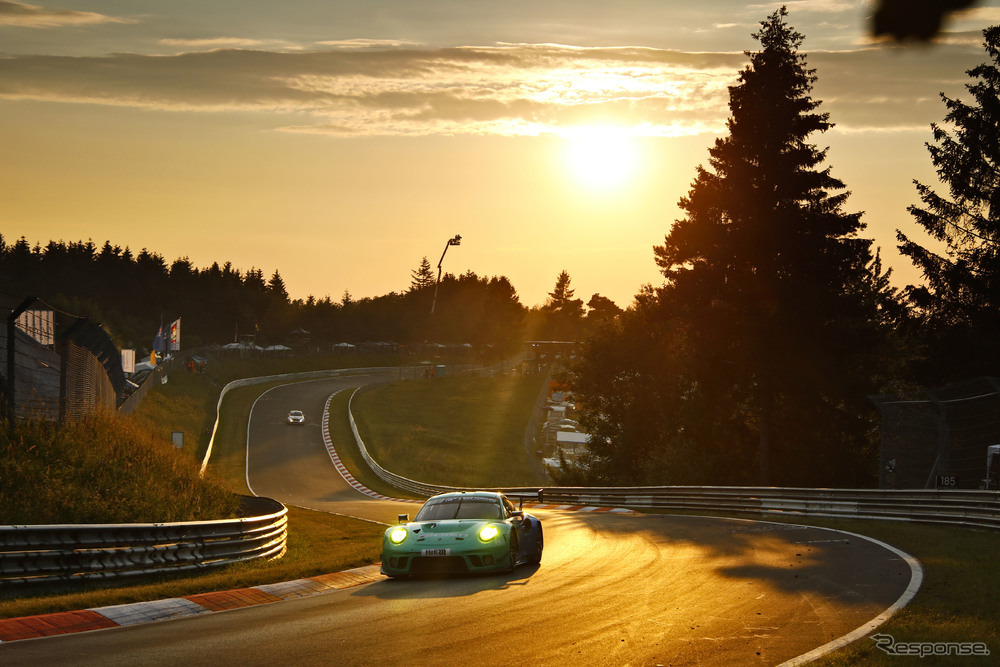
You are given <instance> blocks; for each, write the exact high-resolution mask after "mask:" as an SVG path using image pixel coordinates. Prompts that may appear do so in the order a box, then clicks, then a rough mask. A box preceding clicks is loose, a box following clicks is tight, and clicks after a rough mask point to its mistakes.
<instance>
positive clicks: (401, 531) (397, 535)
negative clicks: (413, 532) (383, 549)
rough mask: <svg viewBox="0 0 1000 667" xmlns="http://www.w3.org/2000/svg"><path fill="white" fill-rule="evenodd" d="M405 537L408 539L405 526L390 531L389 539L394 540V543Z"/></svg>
mask: <svg viewBox="0 0 1000 667" xmlns="http://www.w3.org/2000/svg"><path fill="white" fill-rule="evenodd" d="M405 539H406V529H405V528H396V529H395V530H393V531H392V532H391V533H389V541H390V542H392V543H393V544H400V543H401V542H402V541H403V540H405Z"/></svg>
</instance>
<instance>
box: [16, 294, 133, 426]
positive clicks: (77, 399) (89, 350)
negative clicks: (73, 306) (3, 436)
mask: <svg viewBox="0 0 1000 667" xmlns="http://www.w3.org/2000/svg"><path fill="white" fill-rule="evenodd" d="M2 305H4V306H6V308H4V310H7V312H8V315H7V317H6V321H5V323H4V326H0V380H2V381H0V393H2V400H3V409H4V416H5V417H6V418H7V419H8V420H9V421H10V422H11V423H14V422H16V421H22V420H25V419H37V420H44V421H78V420H80V419H82V418H83V417H85V416H86V415H88V414H91V413H94V412H100V411H113V410H115V409H116V408H117V407H118V404H119V403H120V402H121V401H122V400H124V397H125V395H126V393H127V390H128V388H129V385H128V383H127V381H126V379H125V374H124V372H123V371H122V366H121V355H120V353H119V352H118V349H117V347H116V346H115V345H114V343H113V342H112V341H111V339H110V337H109V336H108V334H107V333H106V332H105V331H104V329H102V328H101V326H100V325H98V324H95V323H94V322H91V321H90V320H88V319H87V318H86V317H80V316H77V315H73V314H71V313H67V312H64V311H62V310H59V309H57V308H54V307H52V306H50V305H48V304H46V303H45V302H43V301H41V300H40V299H36V298H28V299H25V300H23V301H21V302H19V303H16V304H13V303H5V304H2Z"/></svg>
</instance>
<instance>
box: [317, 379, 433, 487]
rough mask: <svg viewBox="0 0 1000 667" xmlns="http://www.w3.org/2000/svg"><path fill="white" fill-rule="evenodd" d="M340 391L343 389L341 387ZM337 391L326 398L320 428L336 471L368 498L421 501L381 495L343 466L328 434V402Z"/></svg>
mask: <svg viewBox="0 0 1000 667" xmlns="http://www.w3.org/2000/svg"><path fill="white" fill-rule="evenodd" d="M340 391H343V389H341V390H340ZM339 393H340V392H339V391H338V392H336V393H334V394H330V396H329V397H328V398H327V399H326V405H325V406H323V423H322V427H321V428H322V431H323V445H324V446H326V452H327V454H329V455H330V460H331V461H332V462H333V466H334V467H335V468H336V469H337V472H339V473H340V476H341V477H343V478H344V481H345V482H347V483H348V484H350V485H351V486H352V487H353V488H354V489H355V490H356V491H358V492H360V493H363V494H365V495H366V496H368V497H369V498H375V499H377V500H394V501H396V502H400V503H419V502H422V501H420V500H413V499H411V498H390V497H389V496H383V495H382V494H380V493H376V492H374V491H372V490H371V489H369V488H368V487H367V486H365V485H364V484H362V483H361V482H359V481H358V480H357V479H355V477H354V475H352V474H351V471H350V470H348V469H347V466H345V465H344V463H343V462H342V461H341V460H340V455H339V454H337V449H336V447H334V446H333V438H332V437H331V436H330V402H331V401H332V400H333V397H334V396H336V395H337V394H339Z"/></svg>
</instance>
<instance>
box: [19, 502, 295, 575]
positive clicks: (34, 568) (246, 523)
mask: <svg viewBox="0 0 1000 667" xmlns="http://www.w3.org/2000/svg"><path fill="white" fill-rule="evenodd" d="M242 504H243V512H244V513H248V514H252V516H248V517H245V518H240V519H221V520H217V521H191V522H180V523H149V524H141V523H130V524H107V525H100V524H72V525H44V526H0V587H3V588H7V587H10V586H25V585H29V584H35V583H53V582H72V581H86V580H93V579H113V578H121V577H127V576H134V575H141V574H159V573H163V572H183V571H186V570H195V569H204V568H210V567H215V566H218V565H228V564H230V563H237V562H240V561H244V560H252V559H255V558H277V557H279V556H281V555H282V554H284V552H285V545H286V543H287V539H288V519H287V514H288V510H287V509H286V508H285V506H284V505H282V504H281V503H279V502H278V501H276V500H271V499H270V498H256V497H249V496H245V497H243V499H242Z"/></svg>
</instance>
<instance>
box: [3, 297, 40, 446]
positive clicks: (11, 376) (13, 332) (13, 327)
mask: <svg viewBox="0 0 1000 667" xmlns="http://www.w3.org/2000/svg"><path fill="white" fill-rule="evenodd" d="M37 300H38V298H37V297H33V296H29V297H28V298H27V299H25V300H24V301H22V302H21V305H20V306H18V307H17V308H15V309H14V310H12V311H10V315H8V316H7V389H8V391H7V411H8V417H9V419H10V429H11V431H13V430H14V422H15V421H16V418H17V398H16V396H15V395H16V394H17V385H16V382H15V376H16V372H15V369H16V367H17V362H16V361H15V359H14V347H15V345H16V343H15V341H16V340H17V318H19V317H20V316H21V313H23V312H24V311H26V310H27V309H28V308H29V307H30V306H31V304H33V303H34V302H35V301H37Z"/></svg>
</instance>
